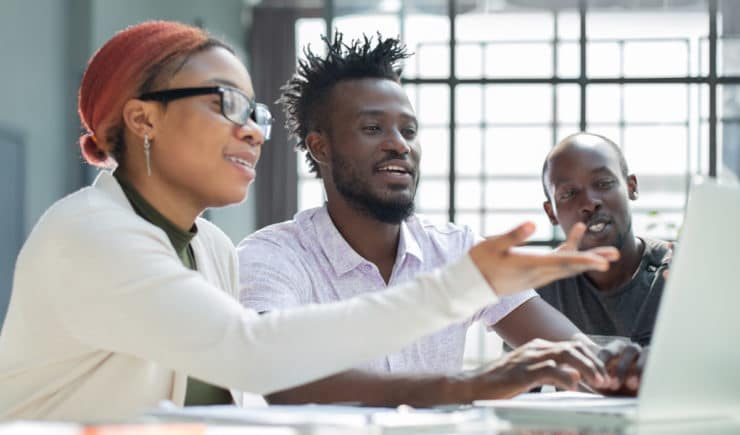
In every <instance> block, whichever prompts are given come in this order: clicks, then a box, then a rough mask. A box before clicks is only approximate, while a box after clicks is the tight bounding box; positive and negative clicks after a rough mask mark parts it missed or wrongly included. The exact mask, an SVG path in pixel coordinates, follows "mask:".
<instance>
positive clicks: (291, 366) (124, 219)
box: [0, 172, 496, 421]
mask: <svg viewBox="0 0 740 435" xmlns="http://www.w3.org/2000/svg"><path fill="white" fill-rule="evenodd" d="M197 226H198V234H197V235H196V236H195V238H194V239H193V241H192V247H193V251H194V253H195V259H196V263H197V265H198V271H197V272H196V271H192V270H189V269H188V268H186V267H184V266H183V265H182V263H181V262H180V260H179V259H178V257H177V255H176V254H175V251H174V249H173V248H172V245H171V244H170V242H169V240H168V238H167V236H166V234H165V233H164V232H163V231H162V230H160V229H159V228H158V227H156V226H154V225H152V224H150V223H148V222H147V221H145V220H144V219H142V218H141V217H139V216H138V215H137V214H136V213H135V212H134V211H133V209H132V208H131V206H130V204H129V202H128V200H127V199H126V197H125V195H124V193H123V191H122V190H121V188H120V186H119V184H118V183H117V181H116V180H115V178H114V177H113V176H112V175H111V174H110V173H107V172H103V173H101V174H100V175H99V176H98V178H97V179H96V181H95V183H94V184H93V185H92V186H91V187H87V188H84V189H81V190H80V191H78V192H76V193H73V194H71V195H69V196H67V197H66V198H64V199H62V200H60V201H58V202H57V203H56V204H54V205H53V206H52V207H51V208H50V209H49V210H48V211H47V212H46V213H45V214H44V216H42V218H41V219H40V221H39V222H38V224H37V225H36V227H35V228H34V229H33V231H32V232H31V234H30V236H29V237H28V240H27V241H26V243H25V245H24V246H23V249H22V250H21V253H20V255H19V257H18V260H17V264H16V269H15V275H14V282H13V291H12V296H11V302H10V306H9V309H8V314H7V317H6V320H5V324H4V325H3V329H2V333H1V335H0V418H2V419H17V418H24V419H28V418H31V419H58V420H81V421H89V420H100V419H125V418H130V417H133V416H136V415H137V414H139V413H141V412H142V411H143V410H145V409H147V408H151V407H154V406H156V404H157V403H158V402H159V401H160V400H163V399H168V400H172V401H173V402H174V403H176V404H182V402H183V399H184V396H185V386H186V379H187V376H189V375H191V376H195V377H198V378H200V379H202V380H205V381H207V382H210V383H213V384H217V385H221V386H225V387H228V388H232V389H236V390H241V391H246V392H253V393H258V394H265V393H269V392H273V391H278V390H281V389H285V388H288V387H292V386H295V385H299V384H301V383H305V382H307V381H310V380H313V379H317V378H320V377H323V376H326V375H329V374H331V373H334V372H338V371H341V370H344V369H347V368H349V367H352V366H354V365H356V364H358V363H361V362H363V361H365V360H368V359H371V358H374V357H377V356H380V355H383V354H386V353H390V352H393V351H396V350H398V349H400V348H401V347H402V346H403V345H404V344H407V343H408V342H410V341H412V340H414V339H416V338H418V337H420V336H422V335H426V334H428V333H431V332H434V331H435V330H437V329H440V328H442V327H444V326H446V325H447V324H449V323H451V322H455V321H461V320H463V319H466V318H470V316H472V315H473V313H474V312H475V311H476V310H478V309H480V308H481V307H483V306H484V305H487V304H489V303H492V302H494V301H495V300H496V296H495V295H494V293H493V292H492V291H491V289H490V287H488V285H487V284H486V282H485V281H484V279H483V277H482V276H481V274H480V272H478V270H477V269H476V268H475V267H474V265H473V263H472V261H471V260H470V258H469V257H468V256H466V257H465V258H463V259H462V260H460V261H458V262H457V263H454V264H452V265H450V266H449V267H447V268H446V269H443V270H442V271H438V272H437V273H434V274H429V275H426V276H422V277H420V278H418V279H416V280H415V281H412V282H410V283H409V284H407V285H404V286H400V287H396V288H394V289H389V290H388V291H384V292H380V293H378V294H371V295H367V296H363V297H358V298H355V299H352V300H349V301H346V302H343V303H339V304H329V305H322V306H310V307H303V308H300V309H295V310H288V311H282V312H274V313H269V314H266V315H263V316H260V315H258V314H257V313H255V312H254V311H250V310H248V309H245V308H243V307H242V306H241V305H240V304H239V303H238V302H237V292H238V282H239V281H238V277H237V270H238V269H237V261H236V255H235V250H234V247H233V244H232V243H231V241H230V240H229V239H228V238H227V237H226V235H224V234H223V233H222V232H221V231H220V230H219V229H218V228H217V227H215V226H214V225H213V224H211V223H209V222H208V221H206V220H203V219H198V221H197Z"/></svg>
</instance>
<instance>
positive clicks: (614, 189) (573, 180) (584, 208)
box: [543, 133, 644, 290]
mask: <svg viewBox="0 0 740 435" xmlns="http://www.w3.org/2000/svg"><path fill="white" fill-rule="evenodd" d="M548 160H549V164H548V170H547V172H546V173H545V177H544V179H545V186H546V187H547V190H548V193H549V195H550V198H551V200H550V201H546V202H545V203H544V204H543V207H544V209H545V212H546V213H547V216H548V217H549V218H550V222H552V224H553V225H560V226H561V227H562V228H563V231H565V232H568V231H570V230H571V228H573V226H574V225H575V224H576V223H578V222H582V223H584V224H586V225H587V226H589V225H590V224H591V223H594V222H607V224H606V226H605V227H604V229H603V231H599V232H593V231H590V230H587V231H586V233H585V234H584V236H583V238H582V239H581V242H580V244H579V248H580V249H591V248H595V247H599V246H614V247H615V248H617V249H619V253H620V258H619V260H617V261H616V262H615V263H614V264H613V265H612V267H611V268H609V270H608V271H606V272H587V273H586V276H587V277H588V279H589V280H591V281H592V282H593V283H594V285H595V286H596V287H597V288H599V289H601V290H610V289H614V288H617V287H619V286H621V285H623V284H625V283H626V282H628V281H629V280H630V279H631V278H632V276H633V275H634V273H635V271H636V270H637V268H638V266H639V265H640V259H641V257H642V252H643V250H644V246H643V244H642V241H641V240H640V239H639V238H637V237H635V235H634V233H633V230H632V213H631V211H630V206H629V202H630V201H633V200H635V199H637V196H638V194H637V177H635V176H634V175H628V176H627V177H625V176H624V175H623V174H622V170H621V168H620V165H619V156H618V155H617V153H616V151H615V150H614V149H613V148H612V146H610V145H609V144H608V143H606V142H604V140H603V139H601V138H600V137H599V136H595V135H590V134H586V133H584V134H578V135H573V136H570V137H569V138H567V139H566V140H564V141H563V142H561V143H560V144H558V145H557V146H556V147H555V148H554V149H553V151H552V152H551V153H550V156H549V158H548Z"/></svg>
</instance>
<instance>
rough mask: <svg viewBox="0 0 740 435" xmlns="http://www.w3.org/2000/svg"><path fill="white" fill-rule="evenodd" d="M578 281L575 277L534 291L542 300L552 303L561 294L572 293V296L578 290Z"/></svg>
mask: <svg viewBox="0 0 740 435" xmlns="http://www.w3.org/2000/svg"><path fill="white" fill-rule="evenodd" d="M578 281H579V280H578V277H577V276H571V277H568V278H563V279H559V280H557V281H553V282H551V283H549V284H546V285H543V286H542V287H539V288H536V289H535V291H536V292H537V294H539V295H540V296H541V297H542V298H543V299H545V300H546V301H548V302H551V303H552V302H553V301H554V300H555V299H557V298H558V297H559V296H560V295H561V294H563V293H565V294H568V293H573V295H575V290H577V289H578V288H579V282H578Z"/></svg>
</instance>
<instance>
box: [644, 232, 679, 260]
mask: <svg viewBox="0 0 740 435" xmlns="http://www.w3.org/2000/svg"><path fill="white" fill-rule="evenodd" d="M640 239H642V241H643V242H644V243H645V252H644V253H643V256H644V257H645V259H646V260H647V261H648V262H649V263H650V264H653V265H656V266H660V265H663V264H667V263H670V261H671V257H672V253H673V249H675V245H674V244H673V243H671V242H667V241H665V240H658V239H650V238H647V237H641V238H640Z"/></svg>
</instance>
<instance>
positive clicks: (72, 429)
mask: <svg viewBox="0 0 740 435" xmlns="http://www.w3.org/2000/svg"><path fill="white" fill-rule="evenodd" d="M82 430H83V427H82V426H81V425H79V424H75V423H56V422H43V421H13V422H9V423H0V435H6V434H7V435H11V434H12V435H43V434H54V435H57V434H59V435H79V434H81V433H82Z"/></svg>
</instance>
